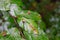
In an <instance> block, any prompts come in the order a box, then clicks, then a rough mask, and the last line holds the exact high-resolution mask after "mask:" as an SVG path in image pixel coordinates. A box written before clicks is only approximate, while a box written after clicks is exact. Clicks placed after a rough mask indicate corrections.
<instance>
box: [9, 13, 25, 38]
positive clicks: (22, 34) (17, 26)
mask: <svg viewBox="0 0 60 40" xmlns="http://www.w3.org/2000/svg"><path fill="white" fill-rule="evenodd" d="M9 15H10V17H12V18H13V19H14V23H15V25H16V28H17V29H18V30H19V31H20V35H21V37H23V38H25V36H24V33H23V31H24V29H22V28H21V27H20V26H19V24H18V23H17V17H14V16H12V15H11V14H10V13H9Z"/></svg>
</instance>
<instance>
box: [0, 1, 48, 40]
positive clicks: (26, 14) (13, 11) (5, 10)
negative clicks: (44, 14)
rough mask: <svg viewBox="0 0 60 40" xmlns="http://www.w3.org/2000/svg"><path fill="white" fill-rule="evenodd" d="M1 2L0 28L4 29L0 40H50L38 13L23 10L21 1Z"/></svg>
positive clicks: (0, 34)
mask: <svg viewBox="0 0 60 40" xmlns="http://www.w3.org/2000/svg"><path fill="white" fill-rule="evenodd" d="M6 1H7V2H6ZM0 2H1V4H0V5H1V6H0V11H1V12H0V15H2V14H3V16H1V18H0V20H2V22H1V25H0V26H1V27H2V28H4V29H3V30H2V31H1V33H0V40H48V37H47V35H46V34H45V33H44V31H43V30H42V29H44V30H45V24H44V22H43V21H42V19H41V16H40V14H38V12H35V11H30V10H23V9H22V8H21V6H23V3H22V1H21V0H17V1H16V0H1V1H0ZM18 4H19V5H18ZM5 24H6V25H5ZM21 33H22V34H21Z"/></svg>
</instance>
